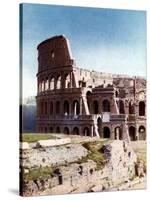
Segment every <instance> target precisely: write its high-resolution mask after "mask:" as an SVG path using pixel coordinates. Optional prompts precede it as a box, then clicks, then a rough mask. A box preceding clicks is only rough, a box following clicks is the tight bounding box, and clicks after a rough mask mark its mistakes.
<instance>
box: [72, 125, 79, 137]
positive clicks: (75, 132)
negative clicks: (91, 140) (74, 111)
mask: <svg viewBox="0 0 150 200" xmlns="http://www.w3.org/2000/svg"><path fill="white" fill-rule="evenodd" d="M73 135H79V128H78V127H74V128H73Z"/></svg>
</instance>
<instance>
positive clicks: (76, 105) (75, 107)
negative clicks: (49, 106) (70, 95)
mask: <svg viewBox="0 0 150 200" xmlns="http://www.w3.org/2000/svg"><path fill="white" fill-rule="evenodd" d="M73 113H74V115H79V114H80V105H79V102H78V101H77V100H75V101H74V102H73Z"/></svg>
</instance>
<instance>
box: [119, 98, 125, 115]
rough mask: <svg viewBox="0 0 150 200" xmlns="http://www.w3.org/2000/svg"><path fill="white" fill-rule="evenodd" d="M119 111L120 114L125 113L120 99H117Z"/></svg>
mask: <svg viewBox="0 0 150 200" xmlns="http://www.w3.org/2000/svg"><path fill="white" fill-rule="evenodd" d="M119 113H120V114H125V110H124V103H123V101H122V100H120V101H119Z"/></svg>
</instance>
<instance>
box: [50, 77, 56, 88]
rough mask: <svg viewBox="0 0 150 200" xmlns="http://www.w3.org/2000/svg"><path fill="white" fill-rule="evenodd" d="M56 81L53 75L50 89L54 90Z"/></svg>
mask: <svg viewBox="0 0 150 200" xmlns="http://www.w3.org/2000/svg"><path fill="white" fill-rule="evenodd" d="M54 82H55V80H54V77H53V76H52V77H51V79H50V90H54V88H55V86H54V85H55V84H54Z"/></svg>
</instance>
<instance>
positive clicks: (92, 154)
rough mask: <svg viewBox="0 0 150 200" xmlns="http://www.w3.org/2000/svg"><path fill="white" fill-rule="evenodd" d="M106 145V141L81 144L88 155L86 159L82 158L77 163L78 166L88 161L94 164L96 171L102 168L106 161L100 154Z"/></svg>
mask: <svg viewBox="0 0 150 200" xmlns="http://www.w3.org/2000/svg"><path fill="white" fill-rule="evenodd" d="M105 143H107V141H106V140H105V141H94V142H86V143H83V144H82V146H83V147H84V148H86V149H87V150H88V151H89V153H88V155H87V156H86V157H83V158H82V159H80V160H79V161H78V163H79V164H81V163H84V162H87V161H88V160H93V161H94V162H95V163H96V165H97V166H96V170H100V169H102V168H103V166H104V164H105V163H106V159H105V157H104V154H103V152H102V150H101V149H102V147H103V145H104V144H105Z"/></svg>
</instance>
